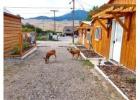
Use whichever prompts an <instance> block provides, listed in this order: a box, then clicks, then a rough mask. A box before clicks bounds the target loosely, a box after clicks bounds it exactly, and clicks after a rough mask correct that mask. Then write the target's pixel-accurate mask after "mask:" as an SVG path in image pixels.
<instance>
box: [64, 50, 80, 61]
mask: <svg viewBox="0 0 140 100" xmlns="http://www.w3.org/2000/svg"><path fill="white" fill-rule="evenodd" d="M67 50H68V51H69V52H70V53H71V55H72V57H73V58H74V56H75V55H77V59H78V58H79V56H80V50H79V49H76V48H67Z"/></svg>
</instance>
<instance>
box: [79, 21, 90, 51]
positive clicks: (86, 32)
mask: <svg viewBox="0 0 140 100" xmlns="http://www.w3.org/2000/svg"><path fill="white" fill-rule="evenodd" d="M91 31H92V30H91V21H82V22H81V23H80V26H79V27H78V35H79V36H78V37H79V38H78V41H79V43H80V44H82V45H84V46H85V47H86V48H88V49H90V48H91V46H92V45H91V43H92V42H91V41H92V40H91Z"/></svg>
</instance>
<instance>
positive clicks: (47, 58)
mask: <svg viewBox="0 0 140 100" xmlns="http://www.w3.org/2000/svg"><path fill="white" fill-rule="evenodd" d="M52 55H54V56H55V58H56V51H55V50H50V51H48V52H47V53H46V57H44V60H45V63H48V61H49V58H50V57H51V56H52Z"/></svg>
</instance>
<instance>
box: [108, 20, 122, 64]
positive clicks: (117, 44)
mask: <svg viewBox="0 0 140 100" xmlns="http://www.w3.org/2000/svg"><path fill="white" fill-rule="evenodd" d="M120 19H121V20H122V21H123V20H124V18H120ZM111 34H112V36H111V48H110V59H113V60H115V61H117V62H120V57H121V46H122V37H123V28H122V26H121V25H120V24H119V23H118V22H117V21H115V20H113V22H112V33H111Z"/></svg>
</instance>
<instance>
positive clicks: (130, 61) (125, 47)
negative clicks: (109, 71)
mask: <svg viewBox="0 0 140 100" xmlns="http://www.w3.org/2000/svg"><path fill="white" fill-rule="evenodd" d="M109 4H136V0H110V2H109ZM130 16H132V19H131V21H130ZM130 16H129V15H128V16H126V17H125V24H126V25H129V23H128V22H129V21H130V23H131V25H130V36H129V37H130V38H129V40H128V41H127V39H126V38H127V32H126V31H124V32H123V40H122V48H121V59H120V63H121V64H123V65H125V66H126V67H127V68H129V69H131V70H134V71H135V68H136V13H133V14H132V15H130Z"/></svg>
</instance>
